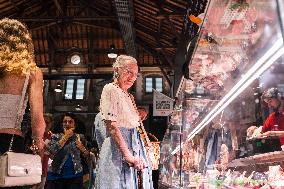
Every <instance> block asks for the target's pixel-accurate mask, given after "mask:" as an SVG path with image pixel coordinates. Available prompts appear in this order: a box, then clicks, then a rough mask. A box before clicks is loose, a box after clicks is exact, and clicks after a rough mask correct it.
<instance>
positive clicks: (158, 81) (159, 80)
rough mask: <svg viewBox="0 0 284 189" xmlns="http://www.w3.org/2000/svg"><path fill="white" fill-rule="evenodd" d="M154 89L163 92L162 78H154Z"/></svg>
mask: <svg viewBox="0 0 284 189" xmlns="http://www.w3.org/2000/svg"><path fill="white" fill-rule="evenodd" d="M156 90H157V91H158V92H163V78H156Z"/></svg>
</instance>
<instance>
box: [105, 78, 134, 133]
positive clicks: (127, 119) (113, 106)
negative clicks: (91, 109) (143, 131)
mask: <svg viewBox="0 0 284 189" xmlns="http://www.w3.org/2000/svg"><path fill="white" fill-rule="evenodd" d="M134 103H135V102H134V100H132V97H131V94H129V93H128V92H126V91H123V90H122V89H121V88H120V87H119V86H117V85H116V84H114V83H109V84H106V85H105V86H104V88H103V91H102V95H101V102H100V108H101V110H100V111H101V113H102V115H101V116H102V119H103V120H110V121H115V122H117V125H118V127H126V128H135V127H138V126H139V115H138V112H137V110H136V107H135V106H136V105H135V104H134Z"/></svg>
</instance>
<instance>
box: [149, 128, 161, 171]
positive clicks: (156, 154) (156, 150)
mask: <svg viewBox="0 0 284 189" xmlns="http://www.w3.org/2000/svg"><path fill="white" fill-rule="evenodd" d="M148 136H150V137H151V138H153V139H154V140H155V141H151V145H152V149H151V150H152V154H153V155H152V157H151V163H152V170H158V168H159V163H160V141H159V140H158V139H157V138H156V137H155V136H154V135H153V134H151V133H148Z"/></svg>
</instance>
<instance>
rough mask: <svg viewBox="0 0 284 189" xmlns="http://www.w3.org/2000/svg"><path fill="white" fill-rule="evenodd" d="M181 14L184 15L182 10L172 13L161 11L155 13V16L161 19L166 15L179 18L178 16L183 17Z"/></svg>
mask: <svg viewBox="0 0 284 189" xmlns="http://www.w3.org/2000/svg"><path fill="white" fill-rule="evenodd" d="M183 16H184V12H183V13H182V12H172V13H165V12H163V13H158V14H157V15H156V18H157V19H160V20H162V19H166V17H169V18H180V17H183Z"/></svg>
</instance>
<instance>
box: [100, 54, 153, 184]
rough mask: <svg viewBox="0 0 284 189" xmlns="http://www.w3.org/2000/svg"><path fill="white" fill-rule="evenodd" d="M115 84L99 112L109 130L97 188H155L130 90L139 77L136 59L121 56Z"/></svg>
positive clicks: (103, 96)
mask: <svg viewBox="0 0 284 189" xmlns="http://www.w3.org/2000/svg"><path fill="white" fill-rule="evenodd" d="M113 70H114V82H112V83H109V84H107V85H105V86H104V88H103V91H102V94H101V103H100V112H101V116H102V120H104V123H103V124H105V127H106V138H105V139H104V140H103V143H102V146H101V150H100V154H99V159H98V161H97V174H96V180H95V188H96V189H107V188H109V189H119V188H124V189H137V188H145V189H146V188H147V189H152V188H153V183H152V170H151V166H149V162H148V159H147V155H146V151H145V147H144V144H143V142H142V140H141V137H140V135H139V133H138V127H139V126H140V118H139V113H138V110H137V108H136V104H135V101H134V98H133V96H132V95H131V94H130V93H129V92H128V89H129V88H130V87H132V86H133V84H134V82H135V80H136V79H137V75H138V66H137V61H136V59H135V58H133V57H130V56H126V55H120V56H118V57H117V58H116V61H115V62H114V64H113Z"/></svg>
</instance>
